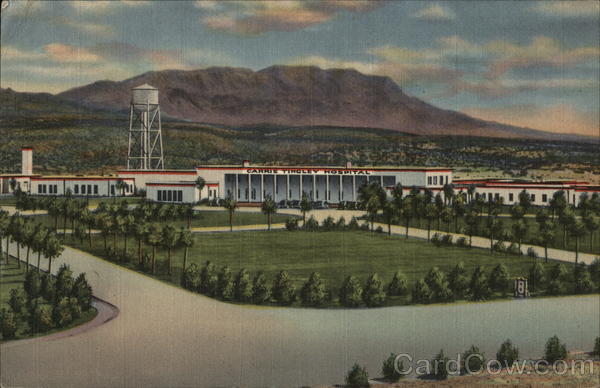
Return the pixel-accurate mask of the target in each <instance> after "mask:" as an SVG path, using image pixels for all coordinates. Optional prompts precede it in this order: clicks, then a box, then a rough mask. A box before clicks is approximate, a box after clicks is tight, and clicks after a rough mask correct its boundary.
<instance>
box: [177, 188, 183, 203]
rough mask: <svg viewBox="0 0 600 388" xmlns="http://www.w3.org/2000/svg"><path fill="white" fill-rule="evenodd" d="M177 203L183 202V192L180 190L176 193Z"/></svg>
mask: <svg viewBox="0 0 600 388" xmlns="http://www.w3.org/2000/svg"><path fill="white" fill-rule="evenodd" d="M177 201H179V202H183V191H181V190H179V191H178V192H177Z"/></svg>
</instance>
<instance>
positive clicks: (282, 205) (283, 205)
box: [277, 199, 288, 209]
mask: <svg viewBox="0 0 600 388" xmlns="http://www.w3.org/2000/svg"><path fill="white" fill-rule="evenodd" d="M287 207H288V203H287V201H286V200H285V199H282V200H281V201H279V203H278V204H277V208H279V209H285V208H287Z"/></svg>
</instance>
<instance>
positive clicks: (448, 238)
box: [441, 234, 452, 246]
mask: <svg viewBox="0 0 600 388" xmlns="http://www.w3.org/2000/svg"><path fill="white" fill-rule="evenodd" d="M441 245H446V246H452V235H451V234H445V235H443V236H442V240H441Z"/></svg>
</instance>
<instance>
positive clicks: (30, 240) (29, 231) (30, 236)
mask: <svg viewBox="0 0 600 388" xmlns="http://www.w3.org/2000/svg"><path fill="white" fill-rule="evenodd" d="M35 232H36V229H35V227H34V226H33V222H30V221H28V222H25V224H24V225H23V237H24V239H25V245H26V246H27V253H26V255H25V256H26V259H25V272H27V273H29V252H30V251H31V249H32V248H33V244H35ZM1 239H2V238H1V236H0V240H1Z"/></svg>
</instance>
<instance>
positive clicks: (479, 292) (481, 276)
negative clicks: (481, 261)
mask: <svg viewBox="0 0 600 388" xmlns="http://www.w3.org/2000/svg"><path fill="white" fill-rule="evenodd" d="M469 289H470V291H471V299H472V300H475V301H478V300H485V299H487V298H488V297H489V296H490V294H491V291H490V288H489V286H488V281H487V277H486V276H485V272H484V270H483V267H482V266H477V268H475V270H474V271H473V275H472V276H471V282H470V283H469Z"/></svg>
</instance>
